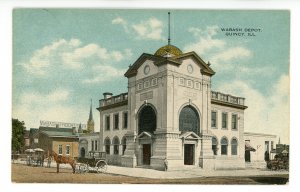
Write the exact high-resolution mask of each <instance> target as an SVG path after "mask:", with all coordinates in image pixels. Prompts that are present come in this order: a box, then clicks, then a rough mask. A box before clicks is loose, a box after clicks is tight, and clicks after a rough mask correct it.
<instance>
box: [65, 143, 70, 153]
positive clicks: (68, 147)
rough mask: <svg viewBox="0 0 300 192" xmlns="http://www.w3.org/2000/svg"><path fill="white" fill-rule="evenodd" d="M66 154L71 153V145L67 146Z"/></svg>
mask: <svg viewBox="0 0 300 192" xmlns="http://www.w3.org/2000/svg"><path fill="white" fill-rule="evenodd" d="M66 155H70V145H67V146H66Z"/></svg>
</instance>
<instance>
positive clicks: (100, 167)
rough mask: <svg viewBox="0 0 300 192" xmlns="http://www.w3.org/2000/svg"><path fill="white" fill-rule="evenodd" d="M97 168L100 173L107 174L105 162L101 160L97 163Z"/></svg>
mask: <svg viewBox="0 0 300 192" xmlns="http://www.w3.org/2000/svg"><path fill="white" fill-rule="evenodd" d="M96 167H97V172H98V173H105V172H106V170H107V163H106V162H105V161H102V160H100V161H98V162H97V164H96Z"/></svg>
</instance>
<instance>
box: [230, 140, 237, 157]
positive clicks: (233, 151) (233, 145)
mask: <svg viewBox="0 0 300 192" xmlns="http://www.w3.org/2000/svg"><path fill="white" fill-rule="evenodd" d="M237 146H238V142H237V139H236V138H233V139H232V140H231V155H237Z"/></svg>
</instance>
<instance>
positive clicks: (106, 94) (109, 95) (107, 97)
mask: <svg viewBox="0 0 300 192" xmlns="http://www.w3.org/2000/svg"><path fill="white" fill-rule="evenodd" d="M112 95H113V94H112V93H109V92H105V93H103V96H104V99H109V98H111V97H112Z"/></svg>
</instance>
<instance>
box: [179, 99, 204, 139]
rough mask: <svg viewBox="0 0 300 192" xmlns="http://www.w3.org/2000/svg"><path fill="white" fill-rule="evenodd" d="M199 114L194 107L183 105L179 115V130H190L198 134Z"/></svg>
mask: <svg viewBox="0 0 300 192" xmlns="http://www.w3.org/2000/svg"><path fill="white" fill-rule="evenodd" d="M199 121H200V120H199V115H198V113H197V111H196V109H195V108H193V107H192V106H189V105H188V106H185V107H184V108H183V109H182V110H181V111H180V115H179V131H182V132H187V131H192V132H194V133H196V134H198V135H199V134H200V128H199V124H200V122H199Z"/></svg>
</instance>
